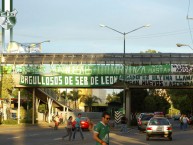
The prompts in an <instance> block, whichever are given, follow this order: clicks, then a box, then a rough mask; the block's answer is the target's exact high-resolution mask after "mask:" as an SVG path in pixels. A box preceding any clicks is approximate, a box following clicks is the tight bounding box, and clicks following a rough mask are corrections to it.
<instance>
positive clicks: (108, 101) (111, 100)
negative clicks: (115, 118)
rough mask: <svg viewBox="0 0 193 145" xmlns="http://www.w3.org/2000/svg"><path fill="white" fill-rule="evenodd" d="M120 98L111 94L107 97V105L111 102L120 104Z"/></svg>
mask: <svg viewBox="0 0 193 145" xmlns="http://www.w3.org/2000/svg"><path fill="white" fill-rule="evenodd" d="M120 98H121V97H120V96H119V95H118V94H116V93H115V92H113V93H112V94H108V95H107V98H106V100H107V103H112V102H119V103H120V102H122V101H121V99H120Z"/></svg>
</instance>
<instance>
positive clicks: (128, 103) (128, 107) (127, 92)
mask: <svg viewBox="0 0 193 145" xmlns="http://www.w3.org/2000/svg"><path fill="white" fill-rule="evenodd" d="M125 97H126V98H125V100H126V101H125V108H126V109H125V116H126V117H127V118H128V125H131V90H130V89H125Z"/></svg>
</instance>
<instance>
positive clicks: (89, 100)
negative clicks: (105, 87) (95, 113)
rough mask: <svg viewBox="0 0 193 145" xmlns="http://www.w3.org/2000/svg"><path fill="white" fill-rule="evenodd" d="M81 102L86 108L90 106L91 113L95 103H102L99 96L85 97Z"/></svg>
mask: <svg viewBox="0 0 193 145" xmlns="http://www.w3.org/2000/svg"><path fill="white" fill-rule="evenodd" d="M80 101H81V102H83V103H84V104H85V105H86V106H88V108H89V111H92V105H93V103H98V102H101V99H100V98H98V97H97V96H91V95H89V96H84V97H82V98H81V99H80Z"/></svg>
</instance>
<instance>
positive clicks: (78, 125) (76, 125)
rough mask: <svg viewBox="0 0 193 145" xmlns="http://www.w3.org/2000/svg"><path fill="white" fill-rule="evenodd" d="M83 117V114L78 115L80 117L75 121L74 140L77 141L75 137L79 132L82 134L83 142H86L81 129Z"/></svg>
mask: <svg viewBox="0 0 193 145" xmlns="http://www.w3.org/2000/svg"><path fill="white" fill-rule="evenodd" d="M81 116H82V114H81V113H78V117H77V118H76V119H75V122H76V124H75V128H74V134H73V140H75V135H76V132H77V131H79V132H80V135H81V138H82V140H84V136H83V133H82V128H81V125H80V121H81V120H80V118H81Z"/></svg>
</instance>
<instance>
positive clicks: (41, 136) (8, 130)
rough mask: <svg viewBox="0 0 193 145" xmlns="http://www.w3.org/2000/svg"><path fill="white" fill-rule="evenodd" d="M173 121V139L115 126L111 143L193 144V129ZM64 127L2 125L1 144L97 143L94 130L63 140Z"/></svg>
mask: <svg viewBox="0 0 193 145" xmlns="http://www.w3.org/2000/svg"><path fill="white" fill-rule="evenodd" d="M172 123H173V140H172V141H168V140H167V139H163V138H152V139H151V140H150V141H146V140H145V133H144V132H139V131H138V130H137V127H134V128H131V129H129V132H128V133H124V134H123V133H120V131H119V130H120V129H119V128H113V129H112V130H111V133H110V145H128V144H129V145H163V144H166V145H182V144H186V145H191V144H192V145H193V141H192V137H193V129H192V128H191V127H189V128H188V130H186V131H183V130H180V129H179V126H178V121H174V122H172ZM65 133H66V132H65V130H64V127H63V126H61V127H59V129H58V130H54V129H53V128H52V127H50V126H43V127H42V126H14V127H13V126H1V125H0V145H95V142H94V140H93V139H92V132H90V131H84V132H83V134H84V137H85V139H84V140H82V139H81V137H80V133H79V132H77V134H76V139H75V140H74V141H68V139H67V138H65V139H64V140H62V135H63V134H65Z"/></svg>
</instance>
